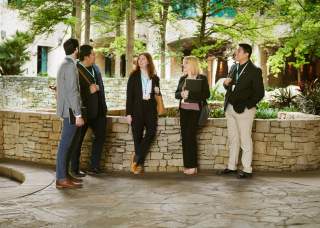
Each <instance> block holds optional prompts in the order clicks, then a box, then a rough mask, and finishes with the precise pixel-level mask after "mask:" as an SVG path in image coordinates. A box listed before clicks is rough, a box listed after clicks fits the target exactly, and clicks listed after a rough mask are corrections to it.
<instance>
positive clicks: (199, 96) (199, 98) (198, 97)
mask: <svg viewBox="0 0 320 228" xmlns="http://www.w3.org/2000/svg"><path fill="white" fill-rule="evenodd" d="M186 78H187V75H184V76H182V77H181V78H180V80H179V83H178V87H177V90H176V93H175V97H176V99H180V103H179V107H180V105H181V100H182V97H181V92H182V87H183V84H184V82H185V80H186ZM197 79H202V90H201V93H192V92H191V91H189V96H188V98H189V99H191V100H194V101H196V102H198V103H199V105H200V108H201V107H202V103H204V104H207V99H208V98H209V97H210V90H209V84H208V79H207V77H206V76H204V75H201V74H200V75H198V76H197Z"/></svg>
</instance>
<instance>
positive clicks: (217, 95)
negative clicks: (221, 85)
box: [209, 86, 224, 101]
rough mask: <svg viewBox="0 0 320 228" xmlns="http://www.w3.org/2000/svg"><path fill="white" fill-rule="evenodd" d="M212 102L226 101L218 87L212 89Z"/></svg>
mask: <svg viewBox="0 0 320 228" xmlns="http://www.w3.org/2000/svg"><path fill="white" fill-rule="evenodd" d="M209 100H211V101H223V100H224V94H223V93H219V91H218V87H217V86H214V87H213V88H211V89H210V98H209Z"/></svg>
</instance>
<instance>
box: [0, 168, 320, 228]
mask: <svg viewBox="0 0 320 228" xmlns="http://www.w3.org/2000/svg"><path fill="white" fill-rule="evenodd" d="M319 174H320V172H318V171H317V172H303V173H287V174H279V173H256V174H255V175H254V177H253V178H252V179H246V180H243V179H237V178H236V177H234V176H230V177H222V176H217V175H216V174H214V173H213V172H210V173H209V172H206V173H200V174H199V175H198V176H192V177H189V176H184V175H183V174H180V173H171V174H155V173H154V174H152V173H151V174H150V173H147V174H145V175H143V176H138V177H137V176H132V175H129V174H128V173H107V174H103V175H101V176H99V177H92V176H87V177H85V178H84V187H83V188H82V189H76V190H57V189H56V188H55V186H54V184H52V185H50V186H49V187H47V188H46V189H44V190H42V191H40V192H37V193H35V194H32V195H29V196H25V197H22V198H17V199H12V200H8V201H5V202H2V203H0V227H152V228H153V227H199V228H203V227H240V228H242V227H244V228H246V227H320V178H319ZM0 191H1V189H0Z"/></svg>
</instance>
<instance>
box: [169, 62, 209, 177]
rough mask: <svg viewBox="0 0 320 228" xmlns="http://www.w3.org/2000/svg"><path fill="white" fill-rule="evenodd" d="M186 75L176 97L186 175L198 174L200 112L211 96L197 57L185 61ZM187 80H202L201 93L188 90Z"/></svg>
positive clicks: (180, 82)
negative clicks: (178, 101)
mask: <svg viewBox="0 0 320 228" xmlns="http://www.w3.org/2000/svg"><path fill="white" fill-rule="evenodd" d="M183 72H184V75H183V76H182V77H181V78H180V81H179V84H178V87H177V90H176V93H175V97H176V99H179V100H180V103H179V110H180V126H181V137H182V150H183V164H184V173H185V174H187V175H194V174H197V167H198V159H197V129H198V121H199V117H200V111H201V108H202V107H203V105H204V104H206V99H208V98H209V96H210V91H209V84H208V80H207V77H206V76H204V75H202V74H200V69H199V61H198V59H197V57H195V56H186V57H185V58H184V59H183ZM187 79H193V80H196V79H198V80H201V91H200V92H193V91H189V90H187V88H186V81H187Z"/></svg>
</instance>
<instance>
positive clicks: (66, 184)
mask: <svg viewBox="0 0 320 228" xmlns="http://www.w3.org/2000/svg"><path fill="white" fill-rule="evenodd" d="M81 187H82V185H81ZM56 188H57V189H69V188H79V185H76V184H74V183H73V182H72V181H70V180H68V179H66V180H63V181H59V180H57V181H56Z"/></svg>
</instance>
